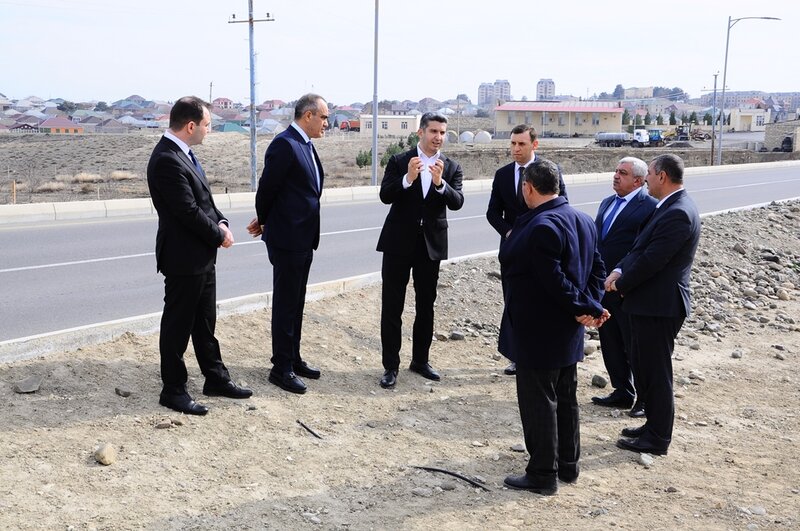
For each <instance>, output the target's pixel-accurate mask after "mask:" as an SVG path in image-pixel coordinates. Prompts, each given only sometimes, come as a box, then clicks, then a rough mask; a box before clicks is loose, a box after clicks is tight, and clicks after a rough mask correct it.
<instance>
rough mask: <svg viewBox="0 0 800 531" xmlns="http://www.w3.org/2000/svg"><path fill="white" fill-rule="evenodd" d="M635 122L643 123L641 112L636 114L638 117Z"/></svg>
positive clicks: (636, 123) (637, 123)
mask: <svg viewBox="0 0 800 531" xmlns="http://www.w3.org/2000/svg"><path fill="white" fill-rule="evenodd" d="M634 124H635V125H642V116H641V115H640V114H639V113H637V114H636V118H634Z"/></svg>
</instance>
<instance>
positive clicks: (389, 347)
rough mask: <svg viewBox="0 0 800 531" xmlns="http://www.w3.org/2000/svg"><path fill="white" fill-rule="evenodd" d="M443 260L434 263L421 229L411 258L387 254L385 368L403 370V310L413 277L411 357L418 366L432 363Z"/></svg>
mask: <svg viewBox="0 0 800 531" xmlns="http://www.w3.org/2000/svg"><path fill="white" fill-rule="evenodd" d="M439 263H440V260H431V258H430V256H429V255H428V248H427V245H426V243H425V236H424V234H423V233H422V231H421V230H420V232H419V234H418V235H417V239H416V242H415V244H414V252H413V253H412V254H411V255H399V254H393V253H387V252H384V253H383V264H382V266H381V279H382V281H383V287H382V290H381V347H382V349H381V352H382V357H383V368H384V369H385V370H387V371H388V370H397V369H398V368H399V367H400V344H401V334H402V326H403V318H402V316H403V307H404V306H405V301H406V287H407V286H408V278H409V274H412V275H413V279H414V297H415V301H416V305H415V306H416V315H415V317H414V333H413V336H412V347H411V357H412V361H414V362H417V363H428V355H429V351H430V347H431V341H432V339H433V303H434V302H435V301H436V285H437V284H438V282H439Z"/></svg>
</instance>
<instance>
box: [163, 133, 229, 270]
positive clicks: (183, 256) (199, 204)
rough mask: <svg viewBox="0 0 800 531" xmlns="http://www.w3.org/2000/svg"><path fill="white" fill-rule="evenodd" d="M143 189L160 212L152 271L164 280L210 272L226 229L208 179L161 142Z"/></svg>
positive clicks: (180, 153)
mask: <svg viewBox="0 0 800 531" xmlns="http://www.w3.org/2000/svg"><path fill="white" fill-rule="evenodd" d="M147 186H148V188H149V189H150V197H151V198H152V199H153V206H155V208H156V211H157V212H158V232H157V233H156V268H157V270H158V271H161V272H162V273H164V274H165V275H198V274H202V273H206V272H208V271H211V270H212V269H213V268H214V263H215V262H216V260H217V249H218V248H219V246H220V245H221V244H222V241H223V240H224V239H225V234H224V233H223V232H222V229H220V227H219V223H220V222H224V223H226V224H227V220H226V219H225V217H224V216H223V215H222V212H220V211H219V210H218V209H217V207H216V205H215V204H214V199H213V197H211V189H210V187H209V185H208V180H206V176H205V175H204V174H203V173H202V172H201V171H199V170H198V169H197V168H196V167H195V166H194V164H193V163H192V161H191V159H189V157H188V156H186V154H185V153H184V152H183V151H182V150H181V148H180V147H178V145H177V144H176V143H175V142H173V141H172V140H170V139H168V138H166V137H161V140H159V141H158V144H156V147H155V148H154V149H153V153H152V155H150V162H149V163H148V164H147Z"/></svg>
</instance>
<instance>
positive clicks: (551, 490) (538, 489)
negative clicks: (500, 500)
mask: <svg viewBox="0 0 800 531" xmlns="http://www.w3.org/2000/svg"><path fill="white" fill-rule="evenodd" d="M503 483H504V484H505V485H506V487H510V488H512V489H517V490H529V491H531V492H535V493H536V494H541V495H542V496H552V495H553V494H555V493H556V492H558V484H556V483H553V484H552V485H540V484H538V483H536V482H534V481H531V480H530V478H528V475H527V474H523V475H521V476H508V477H506V479H505V480H504V481H503Z"/></svg>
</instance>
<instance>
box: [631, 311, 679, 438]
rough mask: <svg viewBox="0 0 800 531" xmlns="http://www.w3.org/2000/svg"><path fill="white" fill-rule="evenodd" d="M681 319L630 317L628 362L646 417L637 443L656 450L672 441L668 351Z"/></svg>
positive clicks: (673, 404)
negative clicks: (629, 353)
mask: <svg viewBox="0 0 800 531" xmlns="http://www.w3.org/2000/svg"><path fill="white" fill-rule="evenodd" d="M684 319H685V318H684V317H653V316H648V315H636V314H630V323H631V331H632V334H631V361H632V362H633V370H634V372H635V373H636V374H637V375H638V376H639V382H638V383H639V389H638V392H639V397H640V399H641V400H644V410H645V413H646V414H647V422H646V423H645V427H646V429H645V431H644V433H643V434H642V435H641V436H640V437H639V440H640V441H642V442H644V443H647V444H649V445H652V446H654V447H656V448H663V449H666V448H667V447H668V446H669V443H670V441H671V440H672V425H673V422H674V420H675V396H674V394H673V390H672V351H673V350H674V348H675V337H676V336H677V335H678V332H679V331H680V329H681V326H683V320H684Z"/></svg>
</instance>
